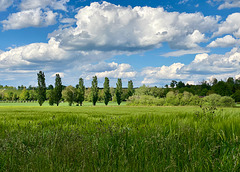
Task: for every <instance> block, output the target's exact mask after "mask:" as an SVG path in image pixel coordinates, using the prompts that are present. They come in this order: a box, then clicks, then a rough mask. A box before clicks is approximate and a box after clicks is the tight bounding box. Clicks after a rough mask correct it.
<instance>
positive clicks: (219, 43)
mask: <svg viewBox="0 0 240 172" xmlns="http://www.w3.org/2000/svg"><path fill="white" fill-rule="evenodd" d="M237 43H238V41H237V40H236V39H235V38H233V37H232V36H231V35H226V36H224V37H223V38H217V39H216V40H215V41H212V42H211V43H210V44H209V45H208V47H214V48H215V47H231V46H234V45H236V44H237Z"/></svg>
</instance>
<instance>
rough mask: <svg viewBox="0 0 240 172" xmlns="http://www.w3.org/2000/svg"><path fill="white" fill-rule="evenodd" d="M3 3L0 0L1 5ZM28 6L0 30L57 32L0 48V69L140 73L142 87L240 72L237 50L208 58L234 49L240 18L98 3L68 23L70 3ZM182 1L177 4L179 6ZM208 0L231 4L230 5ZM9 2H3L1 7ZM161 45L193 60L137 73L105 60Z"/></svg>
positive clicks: (48, 0) (39, 1) (39, 0)
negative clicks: (43, 39) (214, 51)
mask: <svg viewBox="0 0 240 172" xmlns="http://www.w3.org/2000/svg"><path fill="white" fill-rule="evenodd" d="M6 2H7V1H5V0H1V1H0V4H1V3H4V4H7V3H6ZM8 2H10V1H8ZM32 2H33V1H31V0H22V1H21V2H20V3H19V6H18V8H19V9H20V11H19V12H15V13H12V14H10V15H9V16H8V17H7V19H6V20H3V21H1V23H2V25H3V30H5V32H8V30H14V29H22V28H27V27H47V26H50V25H54V24H56V23H57V25H56V27H55V30H54V31H51V33H49V34H48V38H49V40H48V42H46V43H41V42H35V43H31V44H28V45H25V46H19V47H16V48H13V49H10V50H8V51H5V52H3V51H1V50H0V68H1V69H5V68H9V69H12V70H13V71H14V70H18V71H28V70H29V71H33V70H34V69H37V70H44V71H46V72H48V73H51V74H54V73H56V72H62V73H63V74H64V75H65V74H66V75H65V76H69V75H70V74H75V75H77V73H79V74H78V76H80V75H82V76H84V77H85V78H91V77H92V76H93V75H96V76H98V77H99V78H104V77H109V78H136V77H138V74H141V76H143V77H144V79H143V81H142V83H145V84H154V83H158V82H159V80H164V79H165V80H172V79H179V80H184V81H187V80H188V79H189V78H191V79H192V80H194V81H196V80H197V79H202V78H203V77H210V76H211V75H217V76H220V75H222V76H223V75H225V74H237V73H238V72H239V71H238V68H239V67H240V66H239V65H238V64H239V63H240V60H239V59H240V57H239V49H237V48H235V49H233V50H232V51H231V52H229V53H226V54H224V55H220V54H212V53H211V50H212V49H213V48H215V49H216V48H217V47H222V48H225V47H238V46H239V39H240V24H239V18H240V13H232V14H230V15H228V16H227V18H226V19H223V20H222V19H221V17H220V16H217V15H215V16H204V15H203V13H200V12H195V13H186V12H182V13H180V12H168V11H166V10H164V8H162V7H157V8H152V7H147V6H145V7H138V6H137V7H134V8H133V7H131V6H128V7H124V6H120V5H114V4H111V3H108V2H104V1H103V2H102V3H98V2H93V3H91V4H90V5H89V6H85V7H82V8H79V9H78V11H77V14H76V15H75V18H71V17H70V16H68V15H62V14H63V13H66V14H67V12H68V6H67V3H68V2H69V0H35V1H34V2H33V3H32ZM185 2H187V1H185V0H184V1H181V3H180V4H181V5H182V4H184V3H185ZM213 2H219V3H221V4H222V5H223V4H225V3H230V4H233V5H234V4H235V5H236V1H234V0H225V1H223V0H213ZM221 4H220V5H221ZM10 5H11V3H9V4H8V5H5V6H4V7H2V10H5V9H6V8H7V7H9V6H10ZM219 8H220V7H219ZM56 10H57V11H56ZM0 11H1V8H0ZM59 11H61V12H62V13H61V12H59ZM57 27H58V28H57ZM56 28H57V29H56ZM165 44H167V46H168V47H169V49H170V50H169V51H170V52H165V51H161V53H162V55H161V56H166V57H179V56H183V55H189V54H192V55H194V56H195V59H194V60H193V61H192V62H189V64H184V62H174V63H172V64H171V65H169V66H167V65H161V66H159V67H151V66H148V67H143V68H142V69H139V70H137V71H136V70H135V69H134V64H131V65H130V64H128V62H126V63H124V62H111V63H107V62H105V60H106V59H109V58H112V57H116V56H117V55H132V54H138V55H139V54H140V53H144V52H147V51H152V50H154V49H160V48H161V47H162V46H164V45H165ZM173 50H174V51H173ZM159 56H160V54H159ZM116 58H117V57H116ZM146 60H147V59H146ZM155 66H156V65H155ZM140 70H141V71H140ZM5 71H6V70H5ZM216 71H217V72H216ZM87 72H88V73H90V74H87ZM191 74H194V75H195V76H194V77H193V76H191Z"/></svg>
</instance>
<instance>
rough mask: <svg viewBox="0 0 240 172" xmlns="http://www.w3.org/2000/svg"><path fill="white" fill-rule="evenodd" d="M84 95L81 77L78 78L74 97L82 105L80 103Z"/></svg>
mask: <svg viewBox="0 0 240 172" xmlns="http://www.w3.org/2000/svg"><path fill="white" fill-rule="evenodd" d="M84 96H85V86H84V81H83V79H82V78H79V84H78V87H77V97H76V102H77V103H78V104H80V106H82V103H83V101H84Z"/></svg>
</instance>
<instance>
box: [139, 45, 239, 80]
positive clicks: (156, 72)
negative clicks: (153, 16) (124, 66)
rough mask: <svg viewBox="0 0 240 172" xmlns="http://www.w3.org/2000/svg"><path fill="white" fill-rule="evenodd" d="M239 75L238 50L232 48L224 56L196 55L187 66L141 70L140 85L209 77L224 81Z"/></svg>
mask: <svg viewBox="0 0 240 172" xmlns="http://www.w3.org/2000/svg"><path fill="white" fill-rule="evenodd" d="M239 74H240V49H239V48H233V49H232V50H231V51H230V52H227V53H226V54H223V55H221V54H211V55H209V54H207V53H203V54H198V55H196V56H195V59H194V60H193V61H192V62H191V63H190V64H189V65H184V64H182V63H174V64H172V65H170V66H161V67H148V68H145V69H143V71H142V76H144V80H143V81H142V84H156V83H161V82H162V81H166V80H172V79H173V80H182V81H185V82H187V81H189V80H191V81H194V82H195V83H197V82H199V81H201V80H203V79H204V80H205V79H207V78H208V79H209V78H211V77H215V78H219V79H225V78H228V77H233V76H238V75H239Z"/></svg>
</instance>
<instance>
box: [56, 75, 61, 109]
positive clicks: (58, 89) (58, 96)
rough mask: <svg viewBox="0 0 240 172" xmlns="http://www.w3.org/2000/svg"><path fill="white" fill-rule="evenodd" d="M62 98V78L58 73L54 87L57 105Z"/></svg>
mask: <svg viewBox="0 0 240 172" xmlns="http://www.w3.org/2000/svg"><path fill="white" fill-rule="evenodd" d="M61 99H62V80H61V77H60V75H59V74H56V79H55V88H54V100H55V103H56V104H57V106H58V105H59V103H60V101H61Z"/></svg>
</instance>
